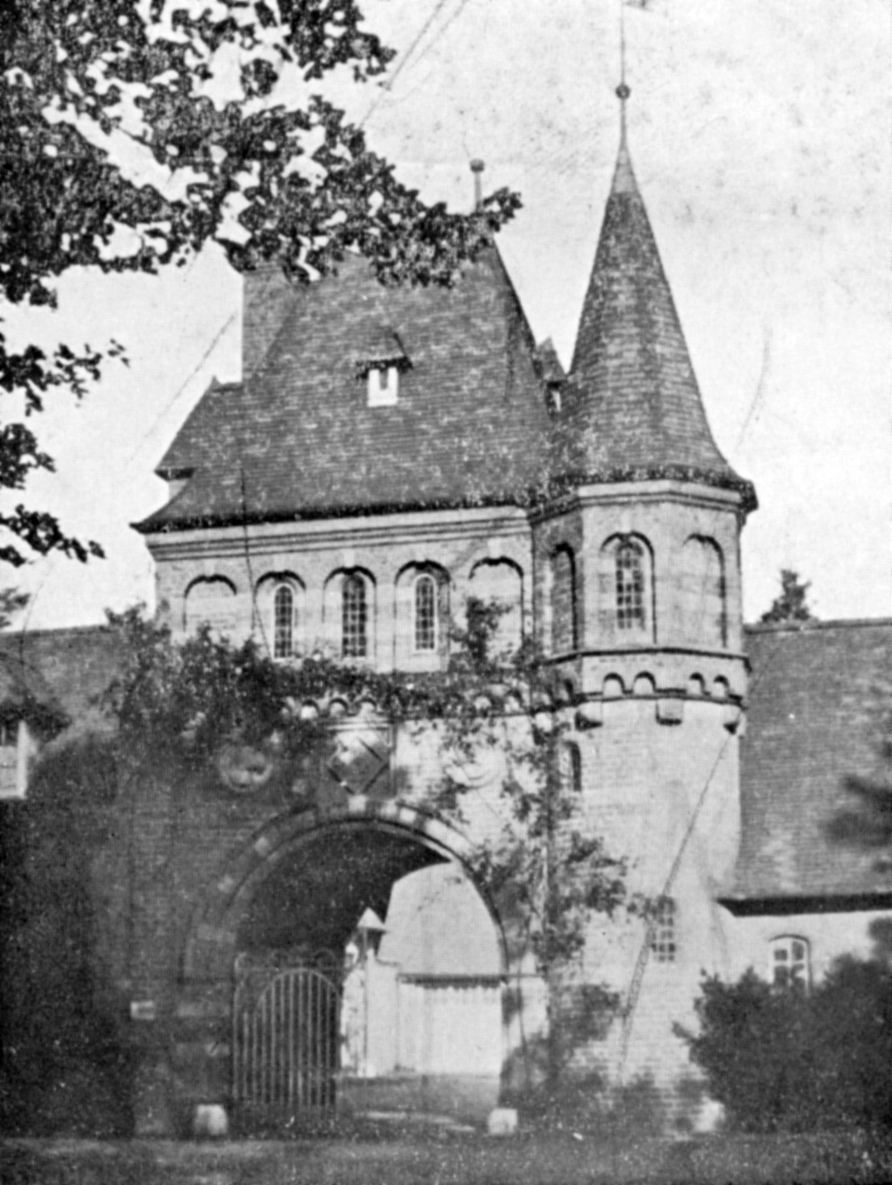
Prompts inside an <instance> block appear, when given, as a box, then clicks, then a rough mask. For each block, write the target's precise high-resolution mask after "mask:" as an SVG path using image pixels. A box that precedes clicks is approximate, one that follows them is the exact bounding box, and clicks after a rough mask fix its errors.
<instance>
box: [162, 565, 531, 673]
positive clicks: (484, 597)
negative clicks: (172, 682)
mask: <svg viewBox="0 0 892 1185" xmlns="http://www.w3.org/2000/svg"><path fill="white" fill-rule="evenodd" d="M395 592H396V615H397V617H396V627H397V628H396V643H397V648H398V651H399V652H400V654H401V656H402V657H404V658H405V657H408V658H410V659H413V660H420V661H422V662H424V660H425V659H430V658H432V657H435V656H437V655H438V654H440V653H442V652H443V650H444V648H445V645H446V642H447V639H448V635H449V577H448V574H447V572H446V571H445V570H444V569H442V568H440V567H438V566H436V565H416V566H415V567H410V568H408V569H405V570H404V571H403V572H402V573H400V575H399V577H398V578H397V582H396V589H395ZM468 592H469V596H470V597H473V598H475V599H477V600H479V601H482V602H486V603H495V604H497V605H498V606H499V607H500V609H501V613H500V615H499V620H498V624H497V626H496V633H497V634H498V640H497V641H498V648H499V649H500V650H501V649H505V650H510V649H513V648H516V646H517V645H518V644H519V642H520V637H521V618H522V600H523V577H522V573H521V571H520V569H519V568H518V567H517V566H516V565H515V564H513V563H511V562H510V561H507V560H483V561H481V562H479V563H478V564H476V565H475V567H474V568H473V569H472V571H471V574H470V580H469V585H468ZM376 594H377V588H376V582H375V580H374V578H373V577H372V576H371V574H370V573H368V572H366V571H364V570H362V569H352V570H341V571H339V572H335V573H333V574H332V576H330V577H329V579H328V580H327V581H326V583H325V587H324V590H323V618H324V634H325V641H326V642H327V643H328V644H332V643H333V644H334V645H335V646H336V648H337V650H338V653H339V656H340V657H342V658H347V659H367V658H372V657H373V655H374V651H375V633H376ZM253 616H254V623H255V626H256V627H258V628H259V632H260V633H261V635H262V636H263V638H264V639H265V641H266V644H267V646H268V648H269V650H270V653H271V654H272V656H273V657H274V658H277V659H287V658H291V657H293V656H295V655H297V654H298V653H300V652H301V651H302V650H304V649H306V648H307V647H309V646H312V645H316V644H318V642H319V641H320V640H321V639H320V638H317V637H315V636H312V634H311V629H310V627H309V622H308V621H307V617H306V610H305V589H304V585H303V583H302V581H300V580H299V579H298V577H297V576H295V575H294V574H293V573H287V572H286V573H280V574H271V575H269V576H266V577H264V579H263V580H261V581H260V583H259V585H258V587H257V592H256V595H255V604H254V615H253ZM204 624H207V625H209V626H211V628H212V629H213V630H214V631H215V632H217V633H219V634H223V635H228V636H232V635H234V634H235V633H236V632H237V629H238V622H237V621H236V591H235V587H234V585H233V584H232V583H231V582H230V581H229V580H228V579H226V578H224V577H217V576H212V577H201V578H199V579H198V580H195V581H193V582H192V584H191V585H190V586H189V588H188V589H187V591H186V598H185V611H184V621H183V626H184V629H185V631H186V632H187V633H191V632H194V631H195V630H196V629H198V627H199V626H201V625H204Z"/></svg>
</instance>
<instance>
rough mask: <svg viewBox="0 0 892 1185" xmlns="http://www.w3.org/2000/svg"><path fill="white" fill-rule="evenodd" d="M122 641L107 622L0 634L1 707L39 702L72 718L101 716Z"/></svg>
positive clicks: (118, 658)
mask: <svg viewBox="0 0 892 1185" xmlns="http://www.w3.org/2000/svg"><path fill="white" fill-rule="evenodd" d="M119 663H120V642H119V641H118V637H117V635H116V634H115V633H114V632H113V631H112V630H110V629H106V628H105V627H104V626H86V627H81V628H77V629H59V630H32V631H19V630H10V631H9V632H8V633H3V634H0V707H7V706H8V707H19V706H21V707H22V708H27V706H28V705H29V704H32V703H37V704H40V705H42V706H43V707H45V708H50V709H52V710H53V711H54V712H57V713H61V715H62V716H64V717H67V719H68V720H71V721H84V720H85V719H96V718H97V717H98V716H99V715H101V712H100V709H99V704H98V700H99V697H100V696H101V695H102V693H103V692H104V691H105V690H106V688H107V687H108V685H109V684H110V683H111V681H112V679H113V678H114V677H115V675H116V674H117V672H118V670H119Z"/></svg>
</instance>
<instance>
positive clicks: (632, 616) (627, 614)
mask: <svg viewBox="0 0 892 1185" xmlns="http://www.w3.org/2000/svg"><path fill="white" fill-rule="evenodd" d="M615 564H616V624H617V627H618V628H619V629H621V630H630V629H644V627H645V625H646V624H647V621H646V617H645V608H644V553H643V550H642V548H641V545H640V544H638V543H635V542H634V541H633V540H631V539H627V540H625V541H624V542H623V543H621V544H620V545H619V547H617V549H616V557H615Z"/></svg>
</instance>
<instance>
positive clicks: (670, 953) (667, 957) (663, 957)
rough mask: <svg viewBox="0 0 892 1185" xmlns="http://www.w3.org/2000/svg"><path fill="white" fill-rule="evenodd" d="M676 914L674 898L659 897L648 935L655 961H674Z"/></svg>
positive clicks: (676, 941) (675, 952)
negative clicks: (649, 934)
mask: <svg viewBox="0 0 892 1185" xmlns="http://www.w3.org/2000/svg"><path fill="white" fill-rule="evenodd" d="M677 915H678V910H677V909H676V904H675V899H674V898H673V897H661V898H660V899H659V901H658V902H657V905H656V911H655V913H654V917H653V923H652V924H653V928H652V930H651V936H650V952H651V955H652V956H653V959H654V961H655V962H657V963H674V962H675V956H676V954H677V953H678V940H677V936H676V921H677Z"/></svg>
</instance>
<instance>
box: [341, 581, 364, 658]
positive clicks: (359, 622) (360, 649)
mask: <svg viewBox="0 0 892 1185" xmlns="http://www.w3.org/2000/svg"><path fill="white" fill-rule="evenodd" d="M367 653H368V604H367V601H366V592H365V581H364V580H363V578H362V577H361V576H358V575H357V574H356V573H355V572H353V573H350V574H349V575H347V576H345V577H344V583H343V584H342V586H341V654H342V655H343V657H344V658H365V656H366V654H367Z"/></svg>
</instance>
